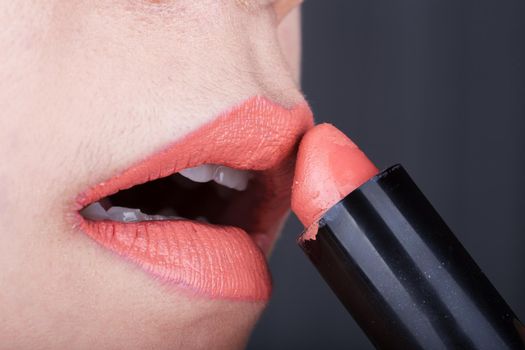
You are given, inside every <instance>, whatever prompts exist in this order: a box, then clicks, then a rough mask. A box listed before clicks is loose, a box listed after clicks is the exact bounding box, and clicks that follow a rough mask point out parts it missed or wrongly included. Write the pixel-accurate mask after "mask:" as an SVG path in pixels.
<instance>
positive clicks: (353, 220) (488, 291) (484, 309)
mask: <svg viewBox="0 0 525 350" xmlns="http://www.w3.org/2000/svg"><path fill="white" fill-rule="evenodd" d="M482 219H483V218H480V220H482ZM301 246H302V248H303V250H304V251H305V252H306V253H307V255H308V256H309V258H310V260H311V261H312V262H313V264H314V265H315V266H316V267H317V269H318V270H319V272H320V273H321V275H322V276H323V278H324V279H325V280H326V281H327V282H328V284H329V285H330V287H331V288H332V290H333V291H334V292H335V294H336V295H337V296H338V297H339V299H340V300H341V302H342V303H343V304H344V306H345V307H346V308H347V310H348V311H349V312H350V313H351V314H352V316H353V317H354V319H355V320H356V321H357V323H358V324H359V325H360V327H361V328H362V329H363V331H364V332H365V333H366V334H367V336H368V337H369V338H370V340H371V341H372V343H373V344H374V345H375V346H376V347H377V348H380V349H403V350H407V349H491V350H492V349H525V345H524V342H523V339H522V338H521V336H520V330H519V329H521V330H523V328H521V327H523V326H522V325H521V323H520V322H519V321H518V320H517V318H516V316H515V315H514V313H513V312H512V310H511V309H510V307H509V306H508V305H507V303H506V302H505V301H504V300H503V298H502V297H501V296H500V295H499V293H498V292H497V291H496V289H495V288H494V287H493V286H492V284H491V283H490V281H489V280H488V279H487V277H485V275H484V274H483V272H482V271H481V270H480V268H479V267H478V266H477V265H476V263H475V262H474V260H473V259H472V258H471V257H470V255H469V254H468V253H467V251H466V250H465V248H463V246H462V245H461V243H460V242H459V241H458V240H457V239H456V237H455V236H454V234H453V233H452V232H451V231H450V229H449V228H448V226H447V225H446V224H445V222H444V221H443V220H442V219H441V217H440V216H439V214H438V213H437V212H436V211H435V210H434V208H433V207H432V205H431V204H430V203H429V202H428V200H427V199H426V198H425V196H424V195H423V194H422V193H421V191H420V190H419V189H418V187H417V186H416V184H415V183H414V182H413V181H412V179H411V178H410V177H409V175H408V174H407V173H406V171H405V170H404V169H403V168H402V167H401V166H400V165H396V166H393V167H391V168H389V169H387V170H385V171H383V172H382V173H380V174H379V175H377V176H375V177H374V178H372V179H371V180H369V181H368V182H366V183H365V184H364V185H362V186H361V187H360V188H359V189H357V190H355V191H353V192H352V193H351V194H349V195H348V196H346V197H345V198H344V199H343V200H342V201H340V202H339V203H338V204H336V205H335V206H334V207H332V208H331V209H330V210H329V211H328V212H327V213H326V214H325V215H324V217H323V218H322V219H321V221H320V222H319V231H318V234H317V238H316V239H315V240H307V241H301Z"/></svg>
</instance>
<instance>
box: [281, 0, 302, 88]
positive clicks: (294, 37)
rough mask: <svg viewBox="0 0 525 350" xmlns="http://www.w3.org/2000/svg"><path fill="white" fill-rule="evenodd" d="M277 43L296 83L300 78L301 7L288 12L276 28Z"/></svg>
mask: <svg viewBox="0 0 525 350" xmlns="http://www.w3.org/2000/svg"><path fill="white" fill-rule="evenodd" d="M278 36H279V44H280V45H281V50H282V52H283V55H284V58H285V60H286V62H287V63H288V65H289V66H290V70H291V71H292V74H293V77H294V79H295V82H296V83H299V82H300V78H301V8H300V7H296V8H295V9H294V10H292V12H290V13H289V14H288V15H287V16H286V17H285V18H284V19H283V21H282V22H281V23H280V24H279V28H278Z"/></svg>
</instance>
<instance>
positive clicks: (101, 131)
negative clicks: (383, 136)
mask: <svg viewBox="0 0 525 350" xmlns="http://www.w3.org/2000/svg"><path fill="white" fill-rule="evenodd" d="M285 2H286V1H285ZM296 3H298V2H297V1H291V2H290V3H280V4H279V5H278V4H277V3H274V2H272V1H263V0H251V1H248V0H242V1H241V0H198V1H195V0H191V1H190V0H172V1H162V0H157V1H141V0H114V1H110V0H95V1H80V0H72V1H59V0H49V1H37V0H18V1H11V2H2V3H1V4H0V23H2V29H1V30H0V106H1V111H2V112H1V116H0V159H1V160H2V163H1V165H0V183H1V184H2V186H0V315H2V317H0V347H1V348H5V349H15V348H16V349H66V348H67V349H124V348H125V349H153V348H154V349H236V348H242V347H244V346H245V344H246V341H247V339H248V337H249V334H250V332H251V330H252V328H253V326H254V324H255V322H256V321H257V319H258V317H259V316H260V313H261V312H262V310H263V308H264V306H265V304H264V303H263V302H233V301H220V300H210V299H204V298H196V297H193V296H188V295H184V294H183V293H180V292H178V291H176V290H173V289H170V288H167V287H166V288H164V287H163V286H162V285H161V284H160V283H158V281H155V280H154V279H152V278H151V277H150V276H148V275H146V274H144V273H143V272H142V271H141V270H140V269H139V268H138V267H135V266H134V265H132V264H129V263H127V262H126V261H123V260H122V259H120V258H118V257H116V256H115V255H114V254H113V253H111V252H109V251H107V250H105V249H104V248H102V247H100V246H99V245H97V244H96V243H95V242H94V241H92V240H91V239H90V238H88V237H87V236H86V235H84V234H83V233H82V232H80V231H79V230H78V229H75V228H74V226H73V225H72V224H71V221H70V212H71V208H72V207H74V205H73V202H74V200H75V197H76V196H77V194H78V193H79V192H81V191H82V190H84V189H85V188H87V187H88V185H89V184H93V183H98V182H100V181H102V180H103V179H107V178H110V177H111V176H112V175H114V174H115V173H118V171H120V170H122V169H124V168H126V167H128V166H129V165H130V164H132V163H134V162H136V161H137V160H138V159H141V158H144V157H146V156H147V155H149V154H152V153H153V152H154V151H155V150H158V149H160V148H162V147H163V146H165V145H167V144H169V143H171V142H173V141H174V140H177V139H179V138H181V137H182V136H184V135H185V134H187V133H188V132H190V131H192V130H195V129H197V128H198V127H200V126H202V125H204V124H205V123H207V122H209V121H211V120H212V119H213V118H214V117H215V116H217V115H218V114H219V113H220V112H222V111H223V110H225V109H227V108H229V107H231V106H234V105H236V104H237V103H239V102H241V101H244V100H246V99H247V98H249V97H252V96H258V95H260V96H266V97H267V98H270V99H272V100H273V101H275V102H278V103H280V104H281V105H283V106H285V107H291V106H294V105H296V104H298V103H301V102H302V101H303V97H302V95H301V93H300V91H299V88H298V85H297V81H298V74H299V60H300V59H299V57H300V47H299V35H300V33H299V13H298V9H297V8H295V9H292V8H293V6H294V5H296ZM290 9H292V11H291V12H290V13H289V14H288V15H286V14H285V12H286V11H288V10H290ZM279 18H283V20H282V22H279V20H278V19H279Z"/></svg>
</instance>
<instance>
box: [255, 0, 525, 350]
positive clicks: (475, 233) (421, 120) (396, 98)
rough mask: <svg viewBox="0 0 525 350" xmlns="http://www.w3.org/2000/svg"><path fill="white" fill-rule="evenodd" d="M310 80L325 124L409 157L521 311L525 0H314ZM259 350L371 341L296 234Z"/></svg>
mask: <svg viewBox="0 0 525 350" xmlns="http://www.w3.org/2000/svg"><path fill="white" fill-rule="evenodd" d="M303 8H304V11H303V33H304V39H303V43H304V55H303V57H304V64H303V88H304V92H305V94H306V96H307V99H308V100H309V102H310V103H311V105H312V108H313V110H314V113H315V115H316V120H317V121H318V122H324V121H326V122H331V123H334V124H335V125H337V126H338V127H339V128H340V129H342V130H343V131H344V132H345V133H347V134H348V135H350V137H351V138H353V139H354V140H355V141H356V142H357V143H358V144H359V145H360V146H361V148H362V149H364V150H365V152H366V153H367V154H368V155H369V156H370V158H371V159H373V160H374V161H375V162H376V164H377V165H378V166H379V167H380V168H383V167H386V166H388V165H392V164H393V163H397V162H400V163H402V164H403V165H404V166H405V167H406V168H407V170H408V171H409V172H410V173H411V175H412V176H413V178H414V179H415V180H416V182H417V183H418V184H419V186H420V187H421V189H422V190H423V192H425V193H426V194H427V196H428V197H429V199H430V200H431V201H432V202H433V204H434V205H435V207H436V208H437V209H438V211H440V213H441V214H442V216H443V217H444V218H445V220H446V221H447V222H448V224H449V225H450V226H451V228H452V229H453V230H454V231H455V232H456V234H457V235H458V237H459V239H460V240H461V241H462V242H463V244H464V245H465V246H466V248H467V249H468V250H469V251H470V253H471V254H472V255H473V256H474V258H475V259H476V260H477V261H478V263H479V265H480V266H481V268H482V269H483V270H484V271H485V273H486V274H487V275H488V277H489V279H491V280H492V281H493V283H494V284H495V286H496V287H497V289H498V290H499V291H500V293H501V294H502V295H503V297H504V298H505V299H506V300H507V302H508V303H509V304H510V305H511V307H512V308H513V309H514V310H515V312H516V313H517V314H518V317H520V318H521V319H522V320H524V319H525V177H524V171H525V154H524V153H525V137H524V135H523V134H524V132H525V1H524V0H516V1H508V0H505V1H502V0H498V1H496V0H491V1H489V0H471V1H459V0H450V1H445V0H439V1H438V0H396V1H392V0H384V1H371V0H360V1H354V0H339V1H337V0H306V2H305V4H304V6H303ZM300 231H301V227H300V225H299V223H298V221H297V219H296V218H295V217H292V218H290V220H289V222H288V224H287V226H286V228H285V231H284V233H283V237H282V238H281V240H280V241H279V243H278V245H277V248H276V251H275V253H274V256H273V258H272V260H271V268H272V273H273V277H274V285H275V286H274V294H273V298H272V300H271V302H270V305H269V307H268V309H267V311H266V313H265V314H264V315H263V317H262V320H261V321H260V323H259V325H258V327H257V328H256V330H255V332H254V334H253V336H252V339H251V342H250V344H249V346H248V349H250V350H256V349H348V348H351V349H370V348H371V345H370V343H369V342H368V340H367V339H366V338H365V336H364V335H363V334H362V333H361V331H360V330H359V328H358V327H357V325H356V324H355V322H354V321H353V320H352V318H351V317H350V316H349V315H348V314H347V313H346V311H345V310H344V309H343V307H342V306H340V305H339V303H338V301H337V300H336V298H335V296H334V295H333V294H332V292H331V291H330V290H329V289H328V288H327V287H326V286H325V284H324V283H323V282H322V280H321V278H320V276H319V275H318V274H317V272H316V271H315V270H314V269H313V267H312V266H311V265H310V263H309V262H308V261H307V259H306V257H305V256H303V255H302V252H301V251H300V250H299V248H298V247H297V246H296V245H295V239H296V237H297V235H298V234H299V233H300Z"/></svg>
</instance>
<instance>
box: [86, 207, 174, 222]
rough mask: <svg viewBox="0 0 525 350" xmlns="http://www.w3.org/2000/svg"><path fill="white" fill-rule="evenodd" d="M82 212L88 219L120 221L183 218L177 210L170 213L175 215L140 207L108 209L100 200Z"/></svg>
mask: <svg viewBox="0 0 525 350" xmlns="http://www.w3.org/2000/svg"><path fill="white" fill-rule="evenodd" d="M80 214H82V216H83V217H85V218H86V219H89V220H94V221H101V220H112V221H119V222H137V221H152V220H177V219H182V218H181V217H180V216H177V213H175V212H172V213H170V214H173V215H148V214H144V213H143V212H141V211H140V209H132V208H125V207H111V208H109V209H108V210H107V211H106V210H105V209H104V208H103V207H102V205H100V203H99V202H95V203H92V204H90V205H88V206H87V207H86V208H84V209H82V211H80Z"/></svg>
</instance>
